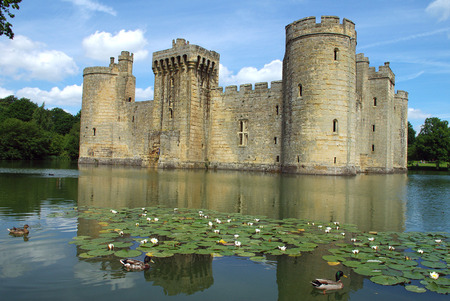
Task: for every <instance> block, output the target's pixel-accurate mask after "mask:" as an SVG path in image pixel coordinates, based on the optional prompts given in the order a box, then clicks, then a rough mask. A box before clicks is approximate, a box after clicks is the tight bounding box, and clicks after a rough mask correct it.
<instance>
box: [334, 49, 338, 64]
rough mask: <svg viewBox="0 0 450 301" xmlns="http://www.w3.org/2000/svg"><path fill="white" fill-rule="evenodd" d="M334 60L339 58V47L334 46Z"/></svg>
mask: <svg viewBox="0 0 450 301" xmlns="http://www.w3.org/2000/svg"><path fill="white" fill-rule="evenodd" d="M334 60H335V61H337V60H339V48H334Z"/></svg>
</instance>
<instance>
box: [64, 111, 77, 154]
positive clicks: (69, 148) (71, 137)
mask: <svg viewBox="0 0 450 301" xmlns="http://www.w3.org/2000/svg"><path fill="white" fill-rule="evenodd" d="M75 118H76V116H75ZM79 151H80V121H79V120H78V121H77V122H76V123H75V124H74V125H73V126H72V129H71V130H70V132H69V134H67V135H66V136H65V137H64V155H65V156H67V157H69V158H70V159H71V160H76V159H78V156H79Z"/></svg>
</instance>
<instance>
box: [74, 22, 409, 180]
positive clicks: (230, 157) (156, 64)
mask: <svg viewBox="0 0 450 301" xmlns="http://www.w3.org/2000/svg"><path fill="white" fill-rule="evenodd" d="M355 49H356V31H355V24H354V23H353V22H351V21H349V20H347V19H343V20H342V22H341V21H340V19H339V18H338V17H334V16H322V18H321V20H320V23H316V18H315V17H309V18H304V19H301V20H298V21H296V22H293V23H291V24H289V25H287V26H286V52H285V57H284V60H283V79H282V81H276V82H272V83H271V87H270V88H269V87H268V84H267V83H257V84H255V87H254V88H252V85H251V84H244V85H240V87H239V90H238V87H237V86H229V87H226V88H225V90H224V89H223V88H221V87H218V81H219V79H218V67H219V58H220V56H219V54H218V53H216V52H214V51H210V50H206V49H204V48H202V47H200V46H197V45H190V44H189V42H186V40H184V39H177V40H176V41H175V40H174V41H173V44H172V48H170V49H167V50H163V51H158V52H155V53H154V54H153V63H152V69H153V72H154V74H155V83H154V91H155V93H154V100H153V101H146V102H135V99H134V93H135V83H136V80H135V77H134V76H133V75H132V68H133V55H132V54H131V55H130V54H129V53H128V52H126V51H124V52H122V53H121V55H120V56H119V62H118V63H117V64H116V63H114V58H111V62H110V65H109V67H90V68H86V69H85V70H84V75H83V76H84V81H83V104H82V114H81V131H80V158H79V162H80V163H100V164H125V165H139V166H149V167H150V166H154V167H159V168H214V169H216V168H217V169H237V170H258V171H271V172H291V173H305V174H339V175H353V174H356V173H358V172H379V173H390V172H396V171H401V172H404V171H405V170H406V163H407V161H406V160H407V140H406V139H407V102H408V93H407V92H404V91H398V92H397V94H395V76H394V73H393V72H392V70H391V69H390V67H389V63H385V65H384V66H380V67H379V68H378V71H377V70H376V69H375V68H374V67H370V66H369V59H368V58H366V57H365V56H364V54H358V55H356V53H355Z"/></svg>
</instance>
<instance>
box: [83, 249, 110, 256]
mask: <svg viewBox="0 0 450 301" xmlns="http://www.w3.org/2000/svg"><path fill="white" fill-rule="evenodd" d="M113 253H114V251H112V250H108V249H99V250H92V251H89V252H88V254H89V255H92V256H107V255H111V254H113Z"/></svg>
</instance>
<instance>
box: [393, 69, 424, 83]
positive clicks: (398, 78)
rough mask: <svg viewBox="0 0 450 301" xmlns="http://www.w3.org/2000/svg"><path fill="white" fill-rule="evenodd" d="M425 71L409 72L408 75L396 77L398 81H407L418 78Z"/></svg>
mask: <svg viewBox="0 0 450 301" xmlns="http://www.w3.org/2000/svg"><path fill="white" fill-rule="evenodd" d="M424 73H425V71H419V72H417V73H414V74H407V75H403V76H399V77H397V78H396V82H397V83H400V82H406V81H408V80H412V79H415V78H418V77H419V76H421V75H422V74H424Z"/></svg>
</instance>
